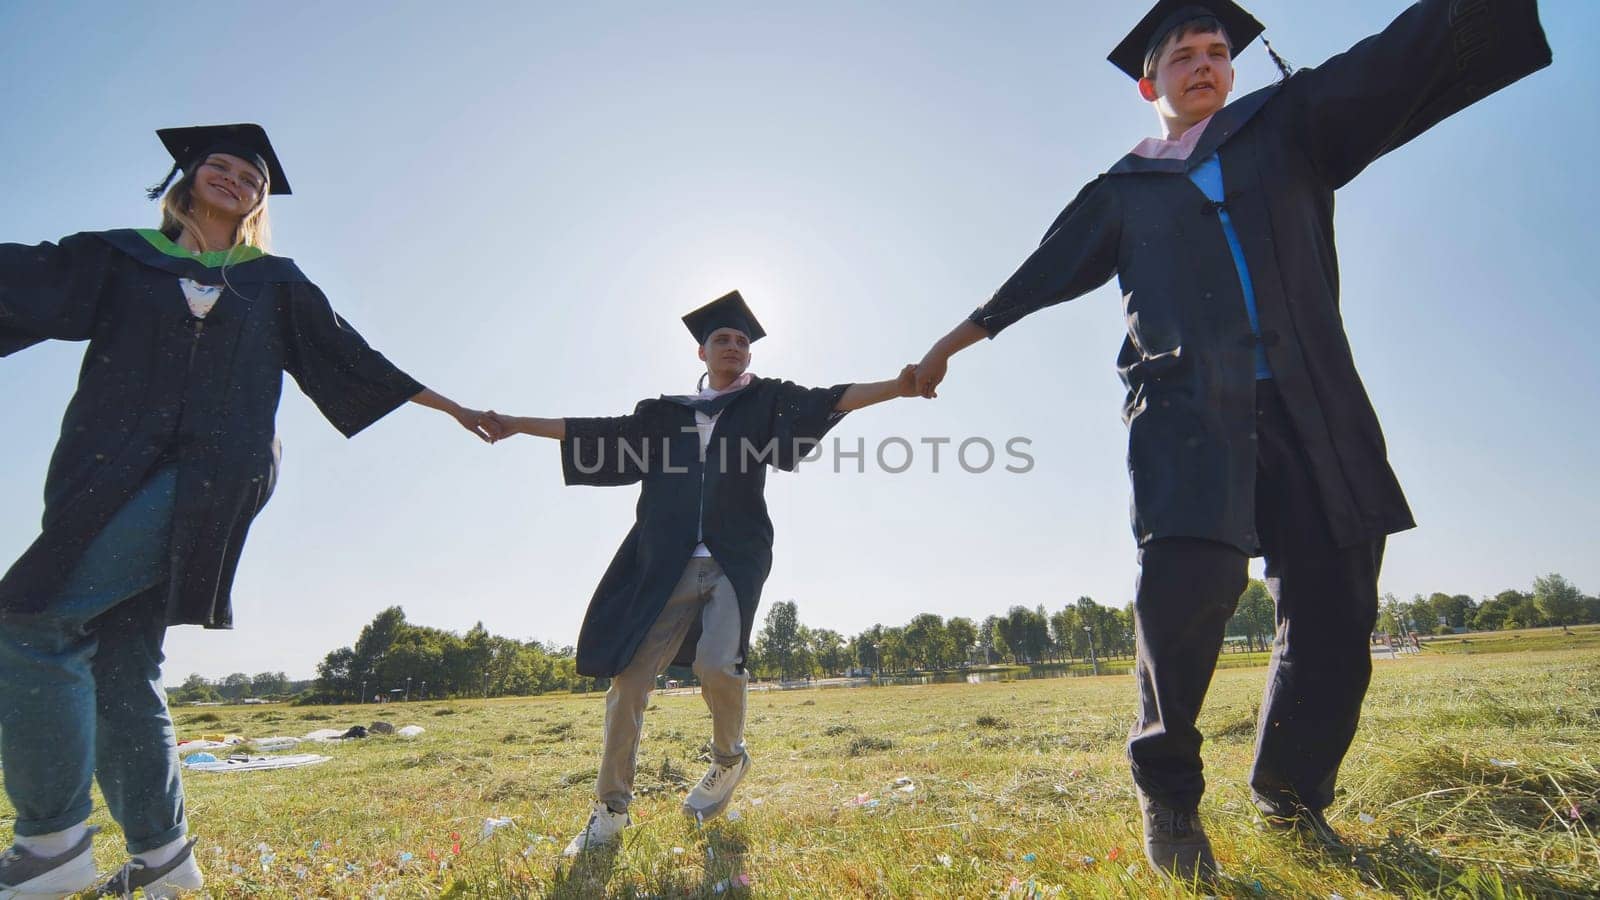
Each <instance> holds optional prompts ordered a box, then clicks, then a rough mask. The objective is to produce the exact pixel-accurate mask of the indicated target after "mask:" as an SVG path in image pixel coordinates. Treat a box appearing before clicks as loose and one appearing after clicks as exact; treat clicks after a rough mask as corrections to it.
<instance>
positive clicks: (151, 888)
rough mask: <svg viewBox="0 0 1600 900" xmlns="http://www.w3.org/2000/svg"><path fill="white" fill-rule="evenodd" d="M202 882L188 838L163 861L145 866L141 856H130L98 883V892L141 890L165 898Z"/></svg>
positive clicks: (107, 894) (151, 898) (106, 894)
mask: <svg viewBox="0 0 1600 900" xmlns="http://www.w3.org/2000/svg"><path fill="white" fill-rule="evenodd" d="M205 886H206V879H205V876H204V875H202V874H200V864H199V863H197V862H195V858H194V841H192V840H191V841H189V843H187V844H184V845H183V849H182V850H179V851H178V855H177V856H174V857H173V858H171V859H169V860H167V862H166V864H165V865H160V866H147V865H145V864H144V863H143V862H142V861H140V860H137V859H134V860H129V861H128V863H127V865H124V866H123V867H122V868H121V869H119V870H118V871H117V874H115V875H113V876H111V879H110V880H109V881H107V882H106V883H105V884H103V885H101V886H100V896H102V897H132V896H133V895H134V894H135V893H137V892H139V891H143V892H144V896H145V897H146V898H148V900H168V898H170V897H177V896H180V895H181V894H183V893H184V892H186V891H198V890H200V889H201V888H203V887H205Z"/></svg>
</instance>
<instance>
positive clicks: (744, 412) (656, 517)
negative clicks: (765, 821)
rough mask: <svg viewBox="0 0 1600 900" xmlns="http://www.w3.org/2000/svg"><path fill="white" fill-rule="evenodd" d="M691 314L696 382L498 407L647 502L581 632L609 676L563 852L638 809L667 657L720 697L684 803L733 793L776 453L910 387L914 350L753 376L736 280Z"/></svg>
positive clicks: (589, 479)
mask: <svg viewBox="0 0 1600 900" xmlns="http://www.w3.org/2000/svg"><path fill="white" fill-rule="evenodd" d="M683 322H684V325H686V326H687V327H688V329H689V333H690V334H692V335H693V336H694V339H695V342H696V343H697V344H699V356H700V359H701V360H702V361H704V363H705V367H706V373H705V375H704V376H703V378H702V383H703V385H704V386H703V387H702V389H701V390H700V391H699V392H698V393H697V394H690V395H663V396H661V397H660V398H658V399H651V400H642V401H640V402H639V404H638V406H636V407H635V408H634V411H633V414H632V415H627V416H618V417H615V418H598V419H594V418H584V419H576V418H568V419H535V418H520V417H512V416H500V417H495V418H496V420H497V421H498V422H499V423H500V426H499V431H500V434H498V435H496V436H497V437H498V436H503V435H506V434H529V435H535V436H538V437H547V438H554V439H556V440H559V441H560V442H561V471H562V475H563V476H564V478H565V479H566V483H567V484H583V485H601V486H609V485H628V484H640V485H642V488H641V491H640V494H639V504H638V517H637V519H636V520H635V522H634V525H633V528H632V530H630V531H629V532H628V535H627V537H625V538H623V540H622V546H621V547H619V548H618V549H617V552H616V555H615V557H614V558H613V559H612V561H611V565H610V567H609V568H608V569H607V570H606V573H605V575H604V577H602V578H601V580H600V586H599V587H598V588H597V589H596V590H595V593H594V597H593V599H591V600H590V601H589V609H588V612H587V614H586V615H585V616H584V620H583V628H582V630H581V632H580V633H579V635H578V658H577V667H578V672H579V674H582V675H588V676H592V677H605V678H611V679H612V682H611V688H610V690H609V691H608V692H607V693H606V719H605V748H604V751H603V753H602V756H601V764H600V774H599V779H598V783H597V784H596V786H595V799H596V802H595V804H594V809H593V813H592V815H591V816H590V817H589V821H588V823H587V824H586V825H585V826H584V828H583V830H582V831H581V832H580V833H579V834H578V835H577V837H575V838H573V840H572V842H571V844H569V845H568V847H567V850H566V852H567V854H568V855H575V854H577V853H580V852H582V851H584V850H587V849H590V848H594V847H599V846H602V845H605V844H609V843H611V842H612V841H614V840H616V838H617V837H618V836H619V835H620V833H621V831H622V829H623V828H625V827H627V826H628V825H629V824H630V819H629V817H628V806H629V804H630V803H631V802H632V801H633V778H634V767H635V760H636V757H637V755H638V749H639V733H640V730H641V728H642V727H643V724H644V710H645V707H646V706H647V705H648V703H649V697H650V691H651V689H652V688H654V687H655V682H656V676H657V675H658V674H659V673H661V672H662V671H664V670H665V669H666V667H667V666H668V665H669V664H674V663H675V664H677V665H692V666H693V668H694V673H695V676H696V677H697V678H699V680H700V689H701V695H702V696H703V697H704V699H705V702H706V706H708V707H709V708H710V710H711V730H712V739H711V751H712V757H713V759H712V764H711V768H710V770H709V771H708V772H707V773H706V776H705V778H704V779H702V780H701V782H700V783H699V784H698V785H696V786H695V788H694V789H693V790H691V791H690V792H689V795H688V797H687V798H686V799H685V800H684V803H683V812H684V813H685V814H686V815H689V816H692V817H695V818H697V819H700V820H706V819H710V818H712V817H714V816H717V815H720V814H721V813H722V811H723V810H725V809H726V808H727V806H728V802H729V800H730V799H731V798H732V796H733V789H734V787H735V786H737V785H738V783H739V781H740V780H741V779H742V778H743V777H744V776H745V774H746V773H747V772H748V771H749V770H750V755H749V753H748V752H747V751H746V750H745V744H744V719H745V685H746V681H747V679H748V676H747V675H746V672H745V669H744V660H745V658H746V656H747V655H748V653H749V648H750V630H751V627H752V626H753V625H754V624H755V616H756V607H757V605H758V604H759V603H760V602H761V587H762V585H763V583H765V582H766V580H767V573H768V572H769V571H770V570H771V568H772V536H773V535H772V520H771V519H770V518H769V517H768V516H767V504H766V499H765V497H764V491H765V488H766V480H767V466H769V465H771V466H775V467H777V468H779V469H783V470H785V471H793V470H794V469H795V467H796V466H797V465H798V464H799V463H800V462H801V461H802V459H803V458H804V457H805V456H806V455H807V453H808V452H810V451H812V450H813V449H814V448H815V447H816V444H817V442H818V441H819V440H820V439H821V438H822V436H823V435H824V434H826V433H827V432H828V430H829V429H831V428H832V427H833V426H834V425H835V424H837V423H838V422H839V420H840V419H842V418H843V417H844V415H845V414H846V413H847V412H849V411H850V410H854V409H860V408H862V407H865V406H871V405H872V404H875V403H881V402H883V401H885V400H889V399H892V398H895V397H910V396H914V395H915V393H916V379H915V370H914V368H913V367H911V366H907V367H905V369H904V370H902V371H901V373H900V375H899V377H898V378H894V379H890V380H887V381H880V382H876V383H871V384H841V385H836V386H834V387H831V388H803V387H800V386H798V385H795V384H793V383H792V382H788V381H781V380H778V379H774V378H761V377H757V376H755V375H754V374H752V373H750V372H749V371H747V369H748V367H749V365H750V345H751V344H753V343H755V342H756V341H758V340H760V339H761V338H762V337H763V336H764V335H765V334H766V332H765V331H764V330H763V329H762V327H761V324H760V323H759V322H758V321H756V318H755V316H754V315H753V314H752V313H751V311H750V308H749V307H748V306H747V305H746V304H745V301H744V299H743V298H742V297H741V296H740V295H739V292H738V291H734V292H733V293H730V294H728V295H726V296H724V297H721V298H719V299H717V300H715V301H713V302H711V303H710V304H707V305H706V306H704V307H701V308H700V309H697V310H695V311H694V312H692V313H690V314H688V315H686V316H684V317H683ZM491 416H494V414H493V413H491ZM491 433H493V432H491Z"/></svg>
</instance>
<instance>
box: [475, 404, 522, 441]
mask: <svg viewBox="0 0 1600 900" xmlns="http://www.w3.org/2000/svg"><path fill="white" fill-rule="evenodd" d="M483 418H484V430H485V431H487V432H488V433H489V440H490V441H499V440H504V439H505V438H508V437H511V436H512V435H513V434H516V433H517V427H516V417H515V416H507V415H502V414H500V413H497V412H495V411H494V410H492V409H491V410H489V411H487V412H485V413H484V414H483Z"/></svg>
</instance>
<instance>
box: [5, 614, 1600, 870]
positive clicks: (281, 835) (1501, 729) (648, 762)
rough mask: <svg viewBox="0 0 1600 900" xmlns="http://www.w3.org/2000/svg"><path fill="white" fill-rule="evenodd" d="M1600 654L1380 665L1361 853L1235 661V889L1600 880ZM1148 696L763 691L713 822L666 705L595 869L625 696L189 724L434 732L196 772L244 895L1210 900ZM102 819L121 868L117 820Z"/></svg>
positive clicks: (695, 758) (1222, 801) (1354, 801)
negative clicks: (1277, 752)
mask: <svg viewBox="0 0 1600 900" xmlns="http://www.w3.org/2000/svg"><path fill="white" fill-rule="evenodd" d="M1539 642H1540V644H1544V643H1548V642H1546V641H1545V640H1544V636H1541V637H1540V639H1539ZM1558 643H1559V641H1558ZM1586 644H1588V645H1590V647H1586V646H1585V645H1586ZM1591 647H1592V644H1591V639H1590V637H1589V636H1579V637H1575V638H1573V639H1572V643H1571V645H1570V646H1569V647H1567V648H1565V649H1562V648H1560V647H1559V646H1558V647H1551V648H1547V649H1538V650H1530V651H1522V652H1501V653H1493V654H1487V655H1472V656H1467V655H1460V654H1447V653H1436V652H1429V653H1424V654H1422V655H1421V656H1418V657H1411V658H1407V659H1402V660H1399V661H1393V662H1386V661H1380V662H1378V663H1377V664H1376V669H1377V671H1376V675H1375V680H1374V683H1373V687H1372V691H1371V694H1370V695H1369V698H1368V701H1367V705H1366V716H1365V718H1364V720H1363V723H1362V727H1361V731H1360V733H1359V734H1358V736H1357V739H1356V745H1355V747H1354V749H1353V750H1352V752H1351V754H1350V757H1349V759H1348V760H1347V761H1346V763H1345V767H1344V776H1343V779H1342V781H1341V786H1342V787H1341V791H1340V796H1339V800H1338V802H1337V804H1336V806H1335V807H1334V809H1333V813H1334V821H1335V823H1336V824H1337V825H1338V826H1339V827H1340V828H1341V829H1342V830H1343V831H1344V832H1345V833H1346V834H1347V835H1348V836H1349V837H1351V838H1352V839H1353V840H1354V841H1355V842H1356V843H1357V845H1358V848H1359V849H1358V850H1357V852H1355V853H1354V854H1346V855H1344V856H1343V857H1342V858H1341V857H1334V856H1329V855H1325V854H1323V853H1321V852H1319V851H1316V850H1314V849H1312V848H1310V847H1309V846H1302V845H1300V844H1299V843H1298V842H1297V841H1296V840H1295V839H1294V838H1285V837H1283V836H1279V835H1273V834H1268V833H1264V832H1261V831H1259V830H1258V828H1257V825H1256V822H1255V818H1254V816H1253V814H1252V812H1251V810H1250V807H1249V803H1248V794H1247V791H1246V789H1245V787H1244V777H1245V772H1246V770H1247V767H1248V765H1249V761H1250V755H1251V734H1252V730H1253V723H1254V716H1255V704H1256V701H1257V698H1258V696H1259V693H1260V690H1261V687H1262V683H1263V680H1264V676H1265V673H1264V670H1261V669H1234V670H1226V671H1222V672H1219V673H1218V675H1217V679H1216V683H1215V685H1214V687H1213V689H1212V692H1211V701H1210V703H1209V705H1208V707H1207V710H1206V714H1205V716H1204V718H1203V720H1202V729H1203V730H1204V732H1205V733H1206V735H1207V737H1208V741H1207V746H1206V761H1207V766H1208V774H1209V776H1210V779H1209V780H1210V782H1211V785H1212V789H1211V792H1210V794H1209V795H1208V797H1207V798H1206V801H1205V805H1204V813H1205V815H1206V817H1207V821H1208V823H1209V830H1210V832H1211V834H1212V836H1213V840H1214V841H1215V842H1216V845H1217V853H1218V856H1219V857H1220V859H1221V861H1222V863H1223V865H1224V867H1225V868H1226V870H1227V872H1228V875H1229V878H1230V880H1229V881H1228V882H1227V883H1226V884H1224V885H1223V886H1222V887H1221V888H1220V890H1219V891H1218V893H1219V894H1220V895H1222V896H1236V897H1262V896H1270V897H1278V896H1285V897H1317V898H1331V897H1333V896H1335V895H1337V896H1339V897H1342V898H1347V900H1348V898H1355V897H1371V896H1392V895H1400V896H1417V895H1423V896H1451V897H1454V896H1460V897H1502V896H1507V897H1514V896H1527V897H1556V896H1596V895H1600V845H1597V841H1596V835H1597V831H1600V654H1597V653H1595V652H1594V650H1593V649H1591ZM1132 701H1133V685H1132V681H1131V679H1130V678H1128V677H1127V676H1106V677H1101V678H1068V679H1048V680H1039V681H1024V682H1015V683H998V684H979V685H962V684H950V685H935V686H927V687H886V688H861V689H833V690H804V691H786V692H778V691H772V692H758V693H753V694H752V695H751V702H750V714H749V740H750V746H751V752H752V754H753V757H754V761H755V765H754V769H753V772H752V774H751V775H750V777H749V778H748V779H747V780H746V781H745V783H744V785H743V786H742V787H741V789H740V793H739V796H738V798H737V800H736V802H735V805H734V809H735V811H736V812H737V816H736V817H730V818H729V819H724V820H718V821H716V822H713V823H709V824H708V825H707V826H706V827H705V828H704V829H703V830H702V829H698V828H697V827H696V826H695V825H694V823H692V822H690V821H688V820H686V819H684V818H683V817H682V815H681V814H680V813H679V812H678V804H679V802H680V800H681V797H682V795H683V792H684V791H685V790H686V788H687V786H688V785H689V784H692V782H693V781H694V780H695V779H697V778H698V777H699V776H700V775H701V774H702V773H703V772H704V768H705V762H704V757H703V756H702V750H703V741H704V739H705V736H706V734H707V731H708V727H709V718H708V716H707V714H706V712H705V708H704V706H703V704H702V703H701V701H700V699H699V698H698V697H697V696H693V695H688V696H671V697H660V698H658V700H657V706H656V708H653V709H652V711H651V712H650V714H649V717H648V720H647V726H646V734H645V739H644V745H643V748H642V750H641V754H640V769H641V771H640V777H639V783H638V787H639V792H640V794H641V795H642V796H641V798H640V799H639V800H638V801H637V802H636V804H635V807H634V816H635V819H636V821H637V823H638V824H637V825H636V826H635V827H634V828H633V829H631V830H630V832H628V835H627V840H626V843H625V844H624V845H623V846H622V847H621V849H620V850H619V851H617V852H614V853H605V854H601V855H598V856H595V857H593V858H591V859H587V860H585V861H583V862H580V863H578V864H576V865H574V864H571V863H568V862H566V861H563V860H562V859H561V858H560V855H559V854H560V850H561V848H562V847H563V846H564V845H565V843H566V841H567V839H568V838H569V837H570V836H571V835H572V833H573V832H574V831H575V830H576V829H577V828H579V827H580V826H581V825H582V823H583V821H584V818H585V816H586V810H587V807H588V803H589V797H590V790H591V787H592V781H593V778H594V774H595V768H596V756H597V753H598V749H599V741H600V726H601V713H602V704H601V702H600V698H599V697H598V696H596V695H591V696H588V697H559V698H536V699H518V700H503V701H501V700H490V701H486V702H485V701H456V702H448V703H443V702H440V703H416V704H410V705H400V704H394V705H388V706H383V707H372V706H368V707H343V708H337V707H336V708H315V707H310V708H293V707H284V706H265V707H263V706H256V707H224V708H220V709H209V710H197V709H180V710H176V711H175V713H176V716H175V717H176V719H177V722H178V727H179V732H180V735H184V736H188V735H195V734H198V733H201V732H208V731H228V732H236V733H240V734H244V735H247V736H254V737H265V736H267V735H274V734H287V735H298V734H304V733H306V732H308V731H311V730H313V729H317V728H324V727H344V726H347V725H351V724H357V723H363V724H364V723H368V722H370V721H371V720H372V719H374V718H380V717H381V718H384V719H386V720H388V721H391V722H393V723H394V724H396V725H404V724H411V723H414V724H419V725H422V726H423V727H424V728H426V729H427V731H426V733H425V734H423V735H422V736H420V737H418V738H415V739H412V740H406V739H402V738H397V737H374V738H370V739H367V740H364V741H348V742H344V743H339V744H333V745H329V749H325V750H323V751H322V752H326V753H328V754H330V755H332V756H333V757H334V759H333V760H332V761H331V762H327V763H324V764H322V765H319V766H313V767H308V768H303V769H296V770H286V771H280V772H255V773H235V774H204V773H190V774H187V775H186V785H187V790H188V803H189V806H188V808H189V815H190V819H191V821H192V823H193V829H194V831H195V833H196V834H197V835H198V836H199V837H200V844H199V848H198V853H199V854H200V859H201V861H202V864H203V865H204V867H205V869H206V872H207V876H208V879H209V882H210V884H209V886H210V888H211V892H212V893H213V895H215V896H224V897H231V896H263V897H310V896H320V897H383V896H386V897H520V896H552V895H553V896H558V897H579V896H616V897H644V896H655V897H665V896H705V897H716V896H723V897H726V896H755V897H767V896H772V897H890V896H894V897H943V896H950V897H996V896H1008V897H1036V896H1038V897H1057V896H1059V897H1146V896H1183V895H1185V893H1186V892H1185V891H1183V890H1182V889H1180V888H1171V887H1164V886H1163V885H1161V884H1160V882H1158V881H1157V880H1156V878H1155V877H1154V876H1153V875H1152V874H1151V873H1150V872H1149V870H1148V869H1147V868H1146V867H1145V865H1144V863H1143V859H1142V854H1141V852H1140V842H1139V825H1138V815H1137V811H1136V807H1135V802H1134V797H1133V792H1132V789H1131V788H1130V786H1129V782H1128V778H1127V772H1126V767H1125V764H1124V762H1123V758H1122V742H1123V740H1124V736H1125V733H1126V729H1127V725H1128V720H1129V715H1130V711H1131V709H1132ZM212 717H215V719H216V720H215V721H212V720H210V719H211V718H212ZM97 802H98V797H97ZM0 817H3V818H7V819H8V818H9V817H10V811H9V808H6V807H3V806H0ZM503 817H510V818H511V820H512V821H511V822H510V824H507V825H504V826H503V827H499V828H498V829H497V830H494V831H493V832H492V833H491V834H488V835H487V836H485V834H486V830H487V829H486V826H485V820H486V819H500V818H503ZM95 823H96V824H100V825H102V826H104V827H105V829H106V833H105V834H104V835H102V840H101V844H100V847H99V848H98V851H97V858H98V861H99V863H100V865H101V868H102V869H106V870H109V869H111V868H113V867H115V866H116V865H118V864H120V862H121V853H120V841H119V840H118V839H117V836H116V827H115V825H113V824H112V823H111V822H110V821H109V820H108V819H107V818H106V817H105V815H104V813H103V812H97V813H96V816H95Z"/></svg>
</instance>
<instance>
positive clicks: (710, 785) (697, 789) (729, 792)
mask: <svg viewBox="0 0 1600 900" xmlns="http://www.w3.org/2000/svg"><path fill="white" fill-rule="evenodd" d="M749 771H750V754H749V753H745V754H743V755H741V756H740V757H739V761H738V762H736V763H734V764H733V765H731V766H725V765H722V764H721V763H712V764H711V770H710V771H708V772H706V777H704V778H702V779H700V783H699V784H697V785H695V786H694V790H692V791H690V792H689V796H687V797H685V798H683V814H684V815H686V816H688V817H689V818H691V819H698V820H699V821H702V822H705V821H709V820H711V819H715V818H716V817H717V816H720V815H722V811H723V810H725V809H727V808H728V801H730V800H732V799H733V789H734V788H736V787H738V786H739V782H740V781H742V780H743V779H744V776H745V773H746V772H749Z"/></svg>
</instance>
